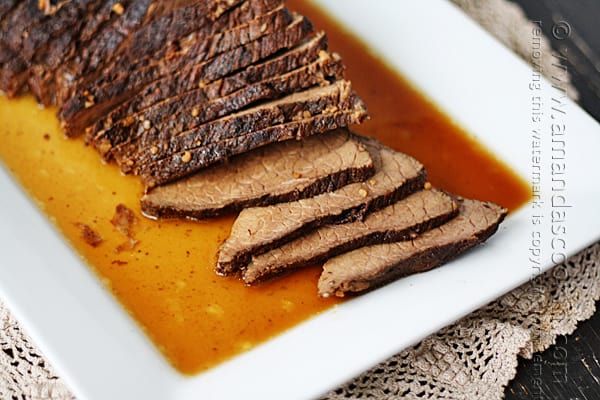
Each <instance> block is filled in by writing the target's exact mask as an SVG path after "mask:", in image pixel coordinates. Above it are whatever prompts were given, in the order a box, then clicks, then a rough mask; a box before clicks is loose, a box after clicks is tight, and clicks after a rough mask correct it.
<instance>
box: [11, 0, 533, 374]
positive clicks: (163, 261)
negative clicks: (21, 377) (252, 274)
mask: <svg viewBox="0 0 600 400" xmlns="http://www.w3.org/2000/svg"><path fill="white" fill-rule="evenodd" d="M291 3H292V7H293V8H295V9H297V10H299V11H301V12H303V13H304V14H306V15H307V16H309V17H310V18H311V19H312V20H313V21H314V22H315V24H316V26H317V27H318V28H321V29H325V30H326V31H327V32H328V34H329V36H330V43H331V48H332V49H335V50H336V51H337V52H339V53H341V54H342V56H343V57H344V58H345V60H346V64H347V65H348V77H349V78H350V79H352V81H353V84H354V86H355V88H356V89H357V91H358V92H359V94H360V95H361V96H362V97H363V99H364V100H365V101H366V103H367V105H368V107H369V111H370V114H371V116H372V119H371V121H369V122H368V123H366V124H365V125H363V126H361V127H360V128H358V130H359V131H360V132H363V133H366V134H369V135H371V136H375V137H378V138H379V139H381V140H382V141H383V142H385V143H386V144H388V145H390V146H392V147H394V148H396V149H399V150H402V151H405V152H407V153H409V154H411V155H413V156H415V157H417V158H418V159H420V160H421V161H422V162H423V163H424V164H425V166H426V167H427V169H428V172H429V176H430V180H431V182H432V183H433V184H435V185H436V186H438V187H440V188H444V189H447V190H449V191H452V192H454V193H458V194H461V195H464V196H468V197H473V198H478V199H485V200H491V201H495V202H497V203H499V204H501V205H503V206H505V207H508V208H509V209H511V210H514V209H515V208H517V207H518V206H519V205H521V204H523V203H525V202H526V201H527V200H528V199H529V197H530V193H529V189H528V187H527V186H526V185H525V184H524V182H522V181H521V180H519V179H518V178H517V177H516V176H515V175H514V174H513V173H512V172H511V171H509V170H508V169H507V168H506V167H505V166H504V165H502V164H501V163H500V162H498V161H497V160H495V159H494V158H493V157H492V156H490V155H489V154H488V153H486V152H485V151H484V150H483V149H482V148H481V147H479V146H478V145H477V144H476V143H474V142H472V141H471V140H470V139H469V138H468V136H467V135H466V134H465V133H464V132H462V131H461V130H460V128H458V127H457V126H455V125H454V124H452V123H451V122H450V121H449V120H448V118H446V117H445V116H443V115H442V114H440V113H439V112H438V111H437V110H436V108H435V107H434V106H433V105H432V104H430V103H429V102H428V101H427V100H425V99H424V98H423V97H422V96H421V95H419V94H418V93H416V92H415V91H414V90H413V89H411V88H410V87H409V86H408V85H407V84H406V83H405V82H404V81H403V80H401V79H400V78H399V77H398V76H396V75H395V74H394V73H393V72H392V71H390V70H389V69H388V68H387V67H386V66H385V65H382V64H381V63H380V62H379V61H378V60H377V59H376V58H374V57H372V56H370V55H369V54H368V52H367V50H366V49H365V48H364V47H363V46H362V45H361V44H360V43H358V42H357V41H356V40H355V39H353V38H351V37H350V36H349V35H348V34H347V33H346V32H344V31H343V30H341V29H339V28H338V27H337V26H335V25H334V24H332V23H331V22H330V21H329V20H327V18H326V17H324V16H322V15H320V14H318V13H317V12H315V10H314V9H312V8H308V6H307V5H306V4H305V3H304V2H300V1H293V2H291ZM367 72H368V73H367ZM366 76H368V77H369V80H368V81H365V80H364V77H366ZM54 112H55V111H54V110H40V109H39V108H38V107H37V105H36V104H35V102H34V100H33V99H32V98H31V97H28V96H27V97H23V98H20V99H17V100H11V101H9V100H7V99H6V98H4V97H0V121H2V124H1V125H0V159H1V160H2V161H3V162H4V164H5V165H6V166H7V167H8V168H9V170H10V171H11V172H12V173H13V174H14V176H15V177H16V179H17V180H18V181H19V182H20V183H21V184H22V186H23V187H24V188H26V190H27V191H28V193H29V194H30V196H31V197H32V199H34V201H35V202H36V204H38V205H39V207H40V208H41V209H42V210H44V212H45V213H46V214H47V215H48V217H49V218H50V220H52V221H53V223H55V225H56V226H57V228H58V229H59V230H60V231H61V232H62V234H63V235H64V237H65V238H66V239H67V240H68V242H69V243H70V244H71V245H72V246H73V248H74V249H75V250H76V251H77V252H78V253H79V254H80V255H81V257H82V258H83V259H84V260H85V262H86V263H87V264H89V265H90V266H91V267H92V268H93V269H94V270H95V271H96V273H97V274H98V276H99V277H100V279H101V280H102V281H103V282H104V283H105V284H106V286H107V287H108V288H109V289H110V290H111V292H112V293H113V294H114V295H115V296H116V298H118V299H119V301H120V302H121V303H122V304H123V306H124V308H125V309H126V310H127V311H128V312H129V313H130V314H131V315H132V317H133V318H134V319H135V320H136V321H137V322H138V323H139V325H140V326H141V327H142V329H143V330H144V331H145V332H146V333H147V335H148V336H149V337H150V338H151V339H152V340H153V341H154V343H155V344H156V346H157V347H158V348H159V349H160V350H161V351H162V352H163V353H164V355H165V356H166V358H167V359H168V360H169V361H170V362H171V363H172V365H173V366H174V367H175V368H176V369H178V370H179V371H180V372H182V373H185V374H193V373H196V372H199V371H202V370H206V369H207V368H210V367H212V366H214V365H216V364H218V363H219V362H222V361H224V360H226V359H228V358H230V357H232V356H234V355H235V354H238V353H240V352H243V351H245V350H247V349H249V348H252V347H253V346H255V345H257V344H259V343H260V342H263V341H265V340H267V339H268V338H270V337H272V336H274V335H276V334H278V333H281V332H282V331H284V330H286V329H288V328H290V327H292V326H294V325H296V324H298V323H300V322H301V321H303V320H306V319H307V318H309V317H311V316H314V315H315V314H317V313H319V312H320V311H322V310H325V309H327V308H329V307H331V306H333V305H334V304H336V300H331V299H320V298H318V296H317V295H316V293H317V292H316V281H317V278H318V275H319V268H318V267H315V268H309V269H307V270H304V271H300V272H298V273H294V274H291V275H289V276H287V277H284V278H282V279H280V280H277V281H274V282H271V283H268V284H264V285H261V286H259V287H253V288H248V287H246V286H245V285H244V284H243V283H241V282H240V281H238V280H236V279H229V278H221V277H218V276H216V275H215V274H214V272H213V267H214V264H215V260H216V252H217V248H218V246H219V244H220V243H221V242H222V241H223V240H224V238H225V237H226V236H227V234H228V232H229V229H230V227H231V223H232V221H233V218H232V217H227V218H220V219H216V220H211V221H207V222H189V221H159V222H156V221H150V220H147V219H144V218H142V217H139V218H138V221H137V223H136V225H135V226H134V237H135V239H136V240H138V241H139V242H138V243H137V244H136V245H135V247H134V248H133V249H132V250H127V246H122V245H123V243H124V242H126V241H127V237H126V236H124V235H123V234H121V233H119V232H118V231H117V229H115V227H114V226H113V225H111V223H110V220H111V218H112V217H113V215H114V212H115V207H116V206H117V205H118V204H125V205H126V206H127V207H129V208H130V209H132V210H134V211H136V212H137V213H138V215H139V211H140V209H139V198H140V195H141V193H142V186H141V184H140V182H139V180H138V179H137V178H135V177H131V176H122V175H121V174H120V173H119V171H118V169H117V168H116V167H115V166H114V165H102V163H101V162H100V161H99V157H98V155H97V154H96V153H95V152H94V151H93V150H92V149H91V148H86V147H84V146H83V144H82V142H81V141H79V140H67V139H65V138H64V137H63V134H62V132H61V131H60V128H59V126H58V122H57V120H56V118H55V117H54ZM434 143H435V146H434ZM432 148H435V149H436V150H435V151H431V149H432ZM81 224H86V225H88V226H89V227H90V228H91V229H92V230H93V231H94V232H96V233H97V234H99V235H100V237H101V238H102V241H101V242H100V243H99V244H98V245H97V246H95V247H94V246H91V245H90V244H88V243H86V241H85V240H84V239H83V238H82V237H81ZM119 246H121V247H125V249H124V250H121V251H117V248H118V247H119Z"/></svg>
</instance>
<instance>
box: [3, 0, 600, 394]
mask: <svg viewBox="0 0 600 400" xmlns="http://www.w3.org/2000/svg"><path fill="white" fill-rule="evenodd" d="M454 2H455V3H457V4H458V5H459V6H460V7H461V8H463V9H464V10H465V11H466V12H467V13H469V14H470V15H471V16H472V17H473V18H474V19H476V20H477V21H478V22H480V23H481V25H483V26H484V27H485V28H486V29H488V30H489V31H490V32H492V33H493V34H494V35H496V36H497V37H498V38H499V39H500V40H501V41H503V42H504V43H505V44H506V45H507V46H509V47H511V48H513V49H514V50H515V52H517V53H518V54H521V55H522V56H524V58H527V56H528V54H530V52H531V49H530V48H529V46H530V41H531V40H530V35H531V29H532V26H533V25H532V24H531V23H530V22H529V21H528V20H527V19H526V17H525V15H524V14H523V12H522V11H521V9H520V8H519V7H518V6H515V5H514V4H512V3H508V2H506V1H505V0H480V1H478V0H454ZM543 46H544V47H543V49H545V50H546V51H542V53H544V54H546V59H545V61H544V65H546V66H547V67H544V69H543V70H545V71H551V70H552V66H551V64H552V60H550V54H551V50H550V47H549V45H548V44H547V43H544V44H543ZM568 90H569V93H570V95H571V96H572V97H575V93H576V92H575V91H574V90H573V89H572V88H569V89H568ZM598 264H600V243H598V244H596V245H594V246H591V247H589V248H588V249H586V250H584V251H582V252H581V253H579V254H577V255H576V256H574V257H572V258H571V259H570V260H569V261H568V262H567V263H565V264H563V265H559V266H556V267H554V269H552V270H550V271H549V272H547V273H545V274H544V275H543V276H542V277H541V279H540V280H539V281H536V284H535V285H533V284H532V283H529V284H525V285H523V286H521V287H519V288H518V289H516V290H514V291H512V292H511V293H509V294H507V295H505V296H504V297H502V298H500V299H498V300H497V301H495V302H493V303H491V304H489V305H488V306H486V307H484V308H482V309H480V310H478V311H476V312H475V313H473V314H471V315H469V316H467V317H465V318H464V319H462V320H460V321H459V322H457V323H455V324H454V325H451V326H449V327H447V328H445V329H442V330H441V331H439V332H438V333H436V334H434V335H432V336H430V337H428V338H426V339H425V340H423V341H422V342H421V343H419V344H418V345H416V346H414V347H412V348H409V349H406V350H404V351H403V352H401V353H400V354H398V355H396V356H394V357H392V358H390V359H389V360H387V361H385V362H383V363H381V364H379V365H378V366H376V367H375V368H373V369H371V370H369V371H367V372H365V373H364V374H362V375H361V376H359V377H357V378H356V379H354V380H353V381H352V382H349V383H347V384H346V385H344V386H342V387H340V388H338V389H336V390H333V391H331V392H330V393H329V394H327V396H326V398H328V399H332V400H333V399H347V398H374V399H379V398H388V399H389V398H402V399H439V398H443V399H479V400H488V399H489V400H492V399H501V398H502V397H503V394H504V386H505V385H506V384H507V383H508V382H509V381H510V380H511V379H512V378H513V377H514V375H515V370H516V366H517V363H518V358H517V356H518V355H520V356H523V357H531V356H532V354H533V353H534V352H538V351H542V350H544V349H546V348H547V347H548V346H550V345H552V344H553V343H554V340H555V338H556V337H557V336H558V335H564V334H569V333H572V332H573V331H574V330H575V327H576V324H577V322H578V321H582V320H585V319H588V318H590V317H591V316H592V315H593V313H594V311H595V309H594V307H595V301H597V300H598V299H600V267H599V265H598ZM557 316H559V317H560V318H557ZM0 350H1V351H0V399H61V400H63V399H72V398H73V395H72V394H71V392H70V391H69V389H68V388H67V387H66V386H65V384H64V383H63V382H62V380H61V379H60V378H59V377H57V376H56V375H55V374H54V372H53V371H52V367H51V366H50V365H49V363H48V362H47V361H46V360H45V359H44V357H43V355H41V354H40V351H39V350H37V349H36V347H35V345H34V344H33V343H32V341H31V340H30V339H29V338H28V337H27V334H26V333H25V332H23V330H22V329H21V328H20V326H19V324H18V322H17V321H16V320H15V319H14V318H13V317H12V316H11V315H10V313H9V311H8V310H7V309H6V308H5V307H4V306H3V305H2V303H0Z"/></svg>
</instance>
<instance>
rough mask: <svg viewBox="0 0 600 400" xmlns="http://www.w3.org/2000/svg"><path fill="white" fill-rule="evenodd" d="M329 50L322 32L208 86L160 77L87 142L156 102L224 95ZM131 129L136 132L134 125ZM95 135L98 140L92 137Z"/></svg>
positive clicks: (110, 115) (112, 114) (92, 133)
mask: <svg viewBox="0 0 600 400" xmlns="http://www.w3.org/2000/svg"><path fill="white" fill-rule="evenodd" d="M326 49H327V37H326V36H325V34H324V33H323V32H318V33H317V34H315V35H314V37H311V38H310V39H308V40H307V41H306V42H304V43H303V44H301V45H299V46H297V47H295V48H293V49H290V50H289V51H287V52H284V53H283V54H281V55H278V56H276V57H273V58H269V59H267V60H265V61H263V62H260V63H258V64H254V65H251V66H249V67H248V68H245V69H243V70H241V71H239V72H237V73H235V74H233V75H229V76H227V77H225V78H223V79H219V80H216V81H214V82H211V83H209V84H207V85H200V87H199V85H198V83H197V82H196V81H195V80H194V79H173V80H169V79H161V80H159V81H157V82H156V83H155V84H151V85H148V86H147V87H145V88H144V90H142V91H141V92H140V93H138V95H137V96H134V97H132V98H130V99H128V100H127V101H125V102H124V103H123V104H121V105H119V107H117V108H116V109H114V110H113V111H111V112H110V113H108V114H107V115H106V116H103V117H102V118H100V119H99V120H98V121H97V122H96V124H94V126H93V127H90V129H89V132H88V134H87V136H88V141H94V140H96V141H97V140H99V138H100V137H101V135H102V134H103V132H101V131H103V130H109V129H111V128H112V127H113V125H117V124H118V125H120V126H122V127H128V126H131V125H132V124H133V123H135V122H136V119H135V117H136V116H137V115H138V113H140V112H142V111H145V110H147V109H148V108H150V107H152V106H153V105H155V104H157V105H158V104H160V106H161V107H162V106H163V105H164V103H171V102H173V101H177V99H178V98H179V97H180V96H181V97H183V96H185V98H186V99H188V101H195V102H196V104H201V103H202V102H205V101H210V100H215V99H218V98H221V97H225V96H228V95H230V94H232V93H234V92H238V91H240V90H241V89H243V88H245V87H247V86H251V85H255V84H256V83H257V82H261V81H266V80H268V79H269V78H271V79H272V78H273V77H276V76H279V75H284V74H286V73H288V72H290V71H292V70H294V69H298V68H300V67H301V66H304V65H307V64H310V63H312V62H314V61H315V60H317V59H318V58H319V54H320V53H321V52H323V51H325V50H326ZM165 115H170V114H168V113H167V114H165ZM131 129H133V131H134V132H135V129H134V128H131ZM96 137H97V139H90V138H96ZM128 140H129V139H128ZM107 155H109V154H107Z"/></svg>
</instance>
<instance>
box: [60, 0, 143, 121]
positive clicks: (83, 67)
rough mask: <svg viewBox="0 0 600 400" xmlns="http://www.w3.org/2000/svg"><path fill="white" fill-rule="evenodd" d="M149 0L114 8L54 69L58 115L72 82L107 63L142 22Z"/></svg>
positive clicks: (70, 90)
mask: <svg viewBox="0 0 600 400" xmlns="http://www.w3.org/2000/svg"><path fill="white" fill-rule="evenodd" d="M151 3H152V0H131V1H130V2H129V4H127V5H126V7H125V6H124V9H123V12H122V13H121V10H119V12H116V13H115V14H116V17H115V18H111V20H110V21H109V23H108V24H106V25H105V26H102V28H101V29H100V31H99V32H98V34H97V35H94V36H93V37H92V38H91V39H90V40H89V41H88V42H87V43H86V44H85V46H80V47H78V51H77V53H76V54H75V55H74V57H72V58H71V59H70V60H68V62H66V63H65V64H64V65H63V66H61V67H60V68H59V69H58V70H57V71H56V72H55V74H54V75H55V77H54V79H55V80H56V85H55V90H56V99H57V104H58V105H59V106H61V109H60V110H59V117H60V113H61V112H62V107H63V103H64V102H65V101H67V99H69V98H70V97H71V93H72V91H73V90H74V88H75V85H76V84H77V83H78V82H80V81H81V80H83V79H84V78H85V77H86V76H88V75H90V74H92V73H93V72H94V71H97V70H98V69H99V67H101V66H103V65H106V63H107V62H108V60H110V59H111V57H112V56H113V55H114V53H115V51H116V50H117V49H118V48H119V47H120V46H121V45H122V43H123V41H124V40H125V39H126V38H127V37H129V35H130V34H131V33H132V32H133V31H135V30H136V29H137V28H138V27H139V26H140V25H141V24H142V22H143V20H144V17H145V16H146V14H147V12H148V8H149V6H150V4H151ZM152 4H154V3H152Z"/></svg>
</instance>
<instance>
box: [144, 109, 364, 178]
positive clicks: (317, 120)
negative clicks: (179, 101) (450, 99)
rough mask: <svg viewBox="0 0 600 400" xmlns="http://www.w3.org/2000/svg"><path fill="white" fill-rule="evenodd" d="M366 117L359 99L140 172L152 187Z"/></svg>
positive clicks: (164, 160)
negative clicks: (339, 108)
mask: <svg viewBox="0 0 600 400" xmlns="http://www.w3.org/2000/svg"><path fill="white" fill-rule="evenodd" d="M366 117H367V112H366V109H365V108H364V107H363V105H362V102H359V101H357V102H356V103H355V105H354V106H353V107H352V108H351V109H349V110H342V111H335V112H334V111H331V112H325V113H323V114H319V115H316V116H312V117H310V118H302V119H298V120H296V121H294V122H289V123H287V124H283V125H275V126H271V127H269V128H267V129H263V130H261V131H258V132H253V133H250V134H247V135H243V136H237V137H234V138H231V139H227V140H222V141H220V142H215V143H211V144H210V145H207V146H203V147H199V148H194V149H192V150H187V151H185V152H183V153H180V154H176V155H175V156H174V157H173V158H167V159H162V160H159V161H157V162H156V163H151V164H146V165H144V166H143V169H142V170H141V171H140V172H139V175H140V176H141V177H142V180H143V182H144V183H145V184H146V188H153V187H155V186H157V185H162V184H164V183H167V182H171V181H173V180H175V179H179V178H181V177H184V176H187V175H190V174H192V173H194V172H196V171H198V170H200V169H202V168H205V167H207V166H210V165H212V164H215V163H217V162H221V161H225V160H227V159H228V158H230V157H232V156H235V155H238V154H242V153H245V152H247V151H250V150H253V149H256V148H258V147H261V146H265V145H267V144H269V143H274V142H280V141H284V140H290V139H298V140H300V139H303V138H305V137H308V136H310V135H316V134H320V133H323V132H327V131H330V130H333V129H337V128H343V127H346V126H348V125H351V124H358V123H361V122H362V121H364V119H365V118H366Z"/></svg>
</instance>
